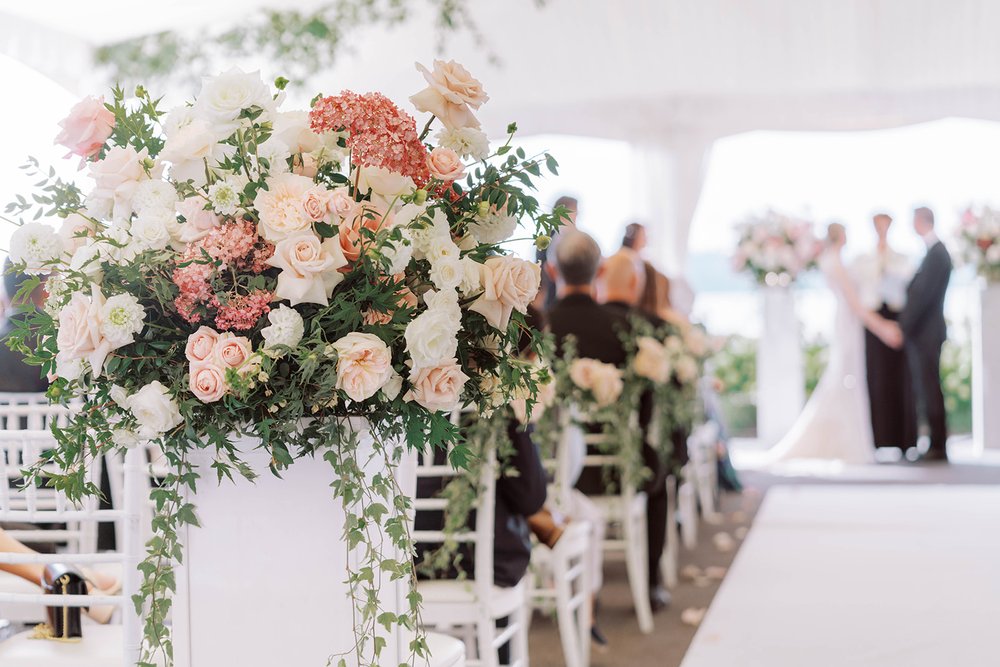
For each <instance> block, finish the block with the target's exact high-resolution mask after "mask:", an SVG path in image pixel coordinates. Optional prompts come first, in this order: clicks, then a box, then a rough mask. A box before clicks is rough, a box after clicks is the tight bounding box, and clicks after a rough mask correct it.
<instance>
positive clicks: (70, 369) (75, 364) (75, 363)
mask: <svg viewBox="0 0 1000 667" xmlns="http://www.w3.org/2000/svg"><path fill="white" fill-rule="evenodd" d="M83 372H84V365H83V359H60V358H58V357H56V377H60V378H64V379H66V380H70V381H73V380H79V379H80V378H81V377H83Z"/></svg>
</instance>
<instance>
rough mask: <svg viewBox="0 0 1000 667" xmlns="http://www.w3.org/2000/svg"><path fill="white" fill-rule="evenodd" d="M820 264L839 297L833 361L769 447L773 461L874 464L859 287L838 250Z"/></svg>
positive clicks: (832, 341)
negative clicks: (792, 420) (787, 427)
mask: <svg viewBox="0 0 1000 667" xmlns="http://www.w3.org/2000/svg"><path fill="white" fill-rule="evenodd" d="M820 268H821V269H822V271H823V275H824V276H825V277H826V281H827V284H828V285H829V287H830V290H831V291H832V292H833V294H834V296H835V297H836V299H837V311H836V316H835V319H834V328H833V332H832V334H833V335H832V336H831V339H830V358H829V362H828V364H827V367H826V370H825V371H824V372H823V376H822V378H820V381H819V384H818V385H817V386H816V390H815V391H814V392H813V394H812V396H811V397H810V398H809V401H808V403H806V406H805V408H804V409H803V410H802V414H800V415H799V418H798V419H797V420H796V421H795V424H794V425H793V426H792V428H791V430H789V432H788V433H787V434H786V435H785V437H784V438H782V439H781V441H780V442H779V443H778V444H777V445H775V446H774V447H773V448H772V449H771V450H770V451H769V452H768V456H767V459H768V462H770V463H776V462H779V461H788V460H793V459H823V460H828V461H841V462H843V463H870V462H872V461H874V459H875V446H874V443H873V441H872V433H871V419H870V416H869V405H868V389H867V387H866V384H865V383H866V380H865V346H864V327H863V326H862V324H861V320H860V319H859V318H858V316H857V315H856V314H855V312H856V311H855V310H854V308H857V307H859V306H858V305H857V304H858V303H859V301H858V296H857V291H856V288H855V286H854V284H853V282H852V281H851V278H850V277H849V276H848V274H847V271H846V270H845V269H844V265H843V263H842V262H841V259H840V253H839V252H837V251H834V250H828V251H827V252H825V253H824V254H823V256H822V257H821V258H820ZM852 306H853V308H852Z"/></svg>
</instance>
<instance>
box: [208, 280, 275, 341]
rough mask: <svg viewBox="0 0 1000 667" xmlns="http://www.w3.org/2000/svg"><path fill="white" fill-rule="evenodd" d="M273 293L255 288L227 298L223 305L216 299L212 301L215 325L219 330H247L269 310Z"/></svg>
mask: <svg viewBox="0 0 1000 667" xmlns="http://www.w3.org/2000/svg"><path fill="white" fill-rule="evenodd" d="M273 298H274V294H272V293H271V292H267V291H264V290H255V291H253V292H251V293H250V294H240V295H237V296H234V297H232V298H230V299H229V302H228V303H226V304H225V305H222V304H221V303H219V301H218V299H214V297H213V302H214V304H215V306H216V308H217V311H216V315H215V326H216V328H218V329H219V330H220V331H227V330H230V329H233V330H236V331H248V330H250V329H253V327H254V325H255V324H257V322H259V321H260V318H262V317H264V316H265V315H267V314H268V313H269V312H271V299H273Z"/></svg>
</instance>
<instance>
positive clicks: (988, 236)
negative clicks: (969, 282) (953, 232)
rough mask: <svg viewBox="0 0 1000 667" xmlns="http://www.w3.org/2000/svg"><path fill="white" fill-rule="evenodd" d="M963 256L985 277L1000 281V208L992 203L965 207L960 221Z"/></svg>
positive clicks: (989, 279) (959, 228) (959, 232)
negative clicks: (996, 207) (993, 207)
mask: <svg viewBox="0 0 1000 667" xmlns="http://www.w3.org/2000/svg"><path fill="white" fill-rule="evenodd" d="M958 238H959V241H960V243H961V249H962V258H963V259H964V260H965V261H966V262H968V263H969V264H972V265H973V266H975V267H976V270H977V271H978V272H979V275H981V276H982V277H983V278H986V280H988V281H990V282H1000V211H994V210H993V209H991V208H990V207H989V206H983V207H982V208H980V209H973V208H972V207H970V208H968V209H966V210H965V212H964V213H963V214H962V219H961V221H960V222H959V227H958Z"/></svg>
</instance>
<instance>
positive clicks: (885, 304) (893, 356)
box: [852, 213, 917, 452]
mask: <svg viewBox="0 0 1000 667" xmlns="http://www.w3.org/2000/svg"><path fill="white" fill-rule="evenodd" d="M872 222H873V223H874V225H875V233H876V234H877V236H878V244H877V245H876V248H875V251H874V252H872V253H869V254H866V255H863V256H861V257H859V258H858V259H857V260H855V262H854V264H853V267H852V268H853V273H854V275H855V278H856V280H857V284H858V286H859V296H860V297H861V300H862V302H863V303H864V305H865V307H867V308H869V309H870V310H872V311H875V312H877V313H878V314H879V315H881V316H882V317H884V318H886V319H889V320H893V321H895V320H898V319H899V313H900V312H901V311H902V310H903V306H905V305H906V286H907V285H908V284H909V282H910V278H912V277H913V265H912V263H911V262H910V259H909V258H908V257H907V256H906V255H903V254H902V253H899V252H896V251H895V250H893V249H892V247H891V246H890V245H889V239H888V236H889V227H890V226H891V225H892V218H891V217H890V216H889V215H887V214H885V213H879V214H877V215H875V216H874V217H873V218H872ZM865 359H866V364H867V375H868V398H869V401H870V402H871V419H872V435H873V437H874V441H875V446H876V447H899V448H901V449H902V450H903V451H904V452H905V451H906V450H907V449H908V448H910V447H915V446H916V442H917V414H916V401H915V397H914V391H913V382H912V381H911V379H910V369H909V365H908V363H907V360H906V354H905V353H904V352H903V351H902V350H894V349H893V348H891V347H889V346H887V345H886V344H885V343H883V342H882V341H881V340H880V339H879V338H878V337H877V336H875V335H874V334H873V333H872V332H871V331H865Z"/></svg>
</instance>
